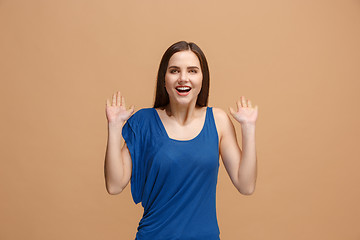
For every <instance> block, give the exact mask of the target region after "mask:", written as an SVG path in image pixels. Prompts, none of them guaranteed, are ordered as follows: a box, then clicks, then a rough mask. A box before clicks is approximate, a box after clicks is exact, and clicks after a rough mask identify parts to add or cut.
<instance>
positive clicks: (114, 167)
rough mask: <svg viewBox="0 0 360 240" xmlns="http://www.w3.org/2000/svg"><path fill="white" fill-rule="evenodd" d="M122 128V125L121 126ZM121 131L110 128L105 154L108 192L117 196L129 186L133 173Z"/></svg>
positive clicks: (114, 127) (117, 128) (116, 128)
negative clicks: (122, 143) (122, 142)
mask: <svg viewBox="0 0 360 240" xmlns="http://www.w3.org/2000/svg"><path fill="white" fill-rule="evenodd" d="M121 126H122V125H121ZM121 130H122V127H119V126H111V125H109V126H108V142H107V147H106V154H105V164H104V175H105V183H106V190H107V192H108V193H109V194H112V195H115V194H119V193H121V192H122V191H123V189H124V188H125V187H126V186H127V185H128V183H129V181H130V177H131V171H132V161H131V156H130V153H129V150H128V148H127V146H126V143H125V142H124V145H123V147H122V148H121V145H120V144H121V141H122V136H121Z"/></svg>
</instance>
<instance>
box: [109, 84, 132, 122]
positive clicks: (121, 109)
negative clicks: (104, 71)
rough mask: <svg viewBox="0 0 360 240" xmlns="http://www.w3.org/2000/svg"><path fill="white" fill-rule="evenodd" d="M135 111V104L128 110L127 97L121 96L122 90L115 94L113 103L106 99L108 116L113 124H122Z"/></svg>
mask: <svg viewBox="0 0 360 240" xmlns="http://www.w3.org/2000/svg"><path fill="white" fill-rule="evenodd" d="M133 112H134V105H132V106H131V107H130V109H129V110H126V105H125V98H124V96H121V94H120V91H117V92H116V93H114V94H113V97H112V104H110V101H109V99H106V118H107V120H108V123H109V124H111V125H121V126H122V124H123V123H124V122H125V121H126V120H128V119H129V117H130V116H131V114H133Z"/></svg>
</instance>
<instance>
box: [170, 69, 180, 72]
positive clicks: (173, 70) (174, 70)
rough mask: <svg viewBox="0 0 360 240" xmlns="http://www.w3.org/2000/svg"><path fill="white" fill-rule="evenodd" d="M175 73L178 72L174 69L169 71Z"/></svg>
mask: <svg viewBox="0 0 360 240" xmlns="http://www.w3.org/2000/svg"><path fill="white" fill-rule="evenodd" d="M177 72H178V70H176V69H172V70H170V73H177Z"/></svg>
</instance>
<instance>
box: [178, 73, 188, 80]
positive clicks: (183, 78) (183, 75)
mask: <svg viewBox="0 0 360 240" xmlns="http://www.w3.org/2000/svg"><path fill="white" fill-rule="evenodd" d="M187 80H188V76H187V72H180V76H179V81H187Z"/></svg>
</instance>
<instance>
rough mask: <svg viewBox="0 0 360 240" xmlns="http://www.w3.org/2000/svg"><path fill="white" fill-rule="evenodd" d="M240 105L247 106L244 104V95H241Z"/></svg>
mask: <svg viewBox="0 0 360 240" xmlns="http://www.w3.org/2000/svg"><path fill="white" fill-rule="evenodd" d="M241 105H242V106H243V107H247V105H246V100H245V97H244V96H241Z"/></svg>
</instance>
